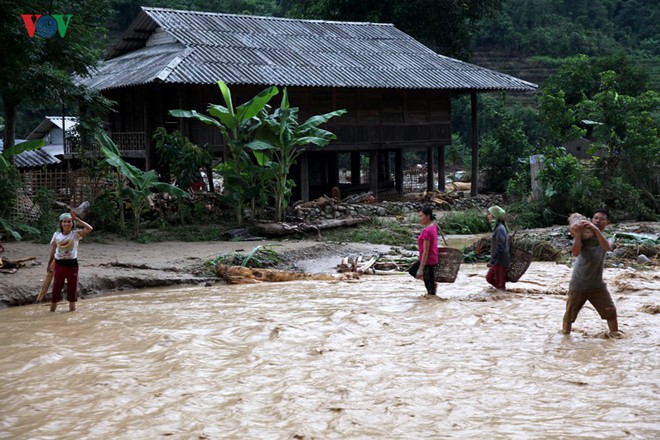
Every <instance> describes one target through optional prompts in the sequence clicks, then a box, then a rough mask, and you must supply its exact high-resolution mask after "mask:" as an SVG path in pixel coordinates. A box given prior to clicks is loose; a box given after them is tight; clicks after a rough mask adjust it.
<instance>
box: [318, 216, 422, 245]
mask: <svg viewBox="0 0 660 440" xmlns="http://www.w3.org/2000/svg"><path fill="white" fill-rule="evenodd" d="M323 237H324V238H325V239H326V240H329V241H337V242H345V243H372V244H386V245H390V246H406V245H410V243H417V236H416V234H415V231H413V229H412V228H411V227H410V226H408V225H402V224H401V223H399V222H397V221H395V220H384V219H378V218H376V219H374V220H373V222H372V223H368V224H361V225H358V226H355V227H351V228H338V229H331V230H327V231H324V232H323Z"/></svg>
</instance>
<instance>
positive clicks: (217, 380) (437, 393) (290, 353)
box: [0, 262, 660, 439]
mask: <svg viewBox="0 0 660 440" xmlns="http://www.w3.org/2000/svg"><path fill="white" fill-rule="evenodd" d="M485 271H486V268H485V266H484V265H483V264H478V265H464V266H463V267H462V268H461V272H460V273H459V277H458V279H457V281H456V282H455V283H454V284H443V285H441V286H440V298H429V297H426V296H423V295H422V293H423V291H424V287H423V284H422V283H421V281H417V280H414V279H412V278H411V277H410V276H407V275H405V276H402V275H387V276H365V277H363V278H362V279H360V280H358V281H355V282H319V281H305V282H289V283H273V284H259V285H232V286H229V285H215V286H212V287H201V286H200V287H185V288H182V287H176V288H168V289H157V290H144V291H140V292H131V293H120V294H117V295H112V296H105V297H97V298H93V299H87V300H83V301H81V302H80V303H79V306H78V311H77V312H75V313H68V312H65V310H66V309H67V307H66V306H65V304H62V305H61V306H60V310H58V312H56V313H49V312H48V306H47V305H31V306H24V307H16V308H11V309H6V310H1V311H0V348H1V349H2V357H1V359H0V378H1V381H0V438H3V439H4V438H11V439H62V438H71V439H110V438H113V439H114V438H119V439H153V438H172V439H218V438H231V439H238V438H250V439H287V438H289V439H291V438H298V439H302V438H305V439H312V438H317V439H346V438H350V439H377V438H393V439H419V438H424V439H435V438H506V439H530V438H571V439H575V438H582V439H596V438H631V439H651V438H660V325H659V324H660V321H659V319H660V314H651V313H647V312H644V311H643V307H645V306H648V305H651V306H653V305H656V306H657V305H659V304H660V283H659V282H658V281H659V280H660V275H659V274H658V272H657V271H656V272H635V271H633V270H625V269H606V271H605V276H606V280H607V281H608V282H609V284H610V288H611V291H612V292H613V296H614V298H615V301H616V304H617V307H618V310H619V316H620V324H621V329H622V330H623V332H624V337H623V338H622V339H612V338H608V337H606V333H605V330H606V325H605V322H604V321H601V320H600V319H599V318H598V316H597V314H596V312H595V310H594V309H593V308H591V306H586V307H585V309H584V310H583V311H582V312H581V314H580V316H579V317H578V321H577V322H576V323H575V325H574V329H575V331H574V333H573V334H571V335H570V336H567V335H562V334H559V332H558V330H559V328H560V323H561V318H562V315H563V309H564V301H565V296H564V295H563V294H564V293H565V289H566V286H567V282H568V276H569V274H570V269H569V268H567V267H566V266H562V265H556V264H554V263H536V262H535V263H533V264H532V267H531V268H530V270H529V271H528V273H527V274H525V276H524V277H523V280H522V281H521V282H519V283H517V284H510V285H509V286H510V288H511V291H510V292H508V293H498V292H496V291H493V290H490V289H489V288H488V287H487V285H486V283H485V281H484V279H483V276H484V274H485Z"/></svg>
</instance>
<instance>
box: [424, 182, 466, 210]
mask: <svg viewBox="0 0 660 440" xmlns="http://www.w3.org/2000/svg"><path fill="white" fill-rule="evenodd" d="M456 183H461V182H456ZM460 198H461V196H460V195H459V194H458V192H456V191H451V192H441V191H437V190H436V191H427V192H424V193H421V194H418V195H416V196H414V200H415V201H416V202H419V203H422V204H426V205H430V204H434V205H437V206H440V205H450V204H451V203H452V202H454V201H456V200H458V199H460Z"/></svg>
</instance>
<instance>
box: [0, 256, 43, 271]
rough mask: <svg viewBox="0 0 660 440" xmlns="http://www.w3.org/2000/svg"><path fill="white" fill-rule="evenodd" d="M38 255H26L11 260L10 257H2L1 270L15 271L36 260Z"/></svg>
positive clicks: (0, 259) (0, 261)
mask: <svg viewBox="0 0 660 440" xmlns="http://www.w3.org/2000/svg"><path fill="white" fill-rule="evenodd" d="M36 259H37V257H24V258H19V259H17V260H10V259H9V258H0V272H2V273H15V272H16V271H17V270H18V269H20V268H21V267H24V266H27V264H28V263H31V262H33V261H34V260H36Z"/></svg>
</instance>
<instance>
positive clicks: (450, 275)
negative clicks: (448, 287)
mask: <svg viewBox="0 0 660 440" xmlns="http://www.w3.org/2000/svg"><path fill="white" fill-rule="evenodd" d="M462 262H463V252H461V250H460V249H454V248H449V247H441V248H438V265H437V266H435V280H436V281H437V282H439V283H453V282H454V281H456V276H457V275H458V269H459V268H460V267H461V263H462Z"/></svg>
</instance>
